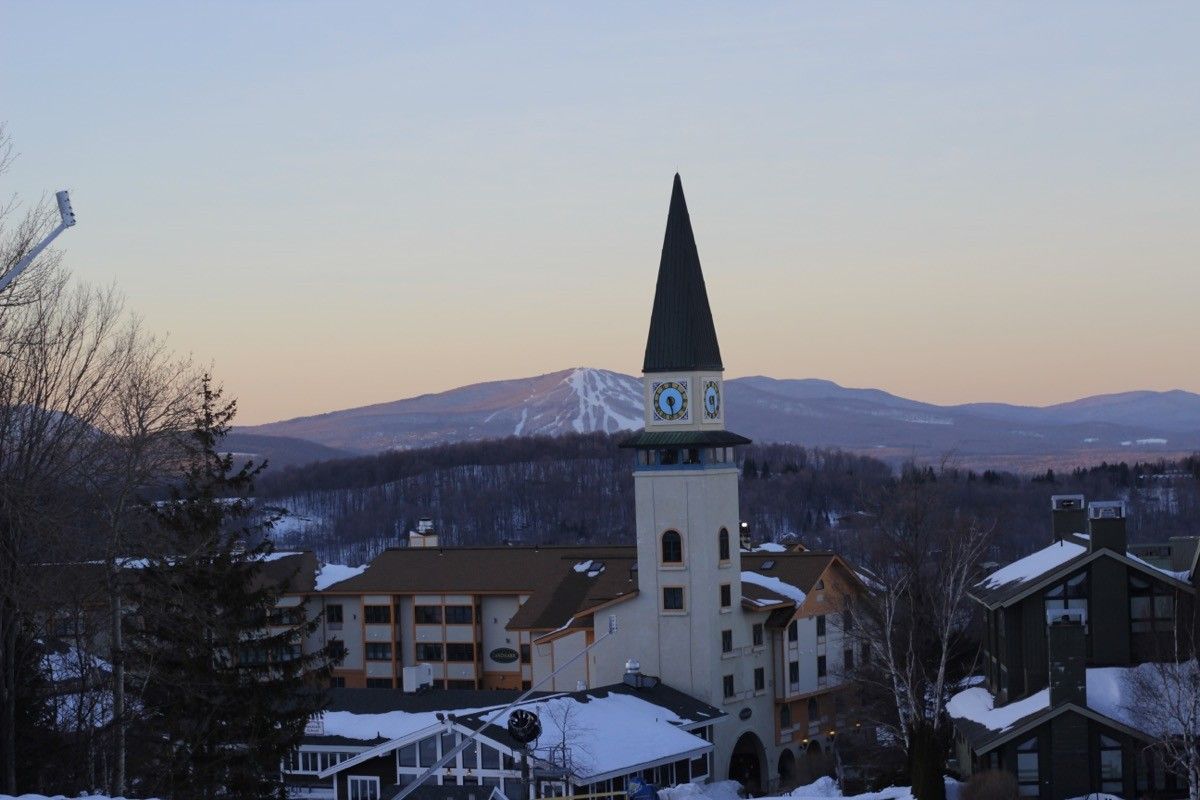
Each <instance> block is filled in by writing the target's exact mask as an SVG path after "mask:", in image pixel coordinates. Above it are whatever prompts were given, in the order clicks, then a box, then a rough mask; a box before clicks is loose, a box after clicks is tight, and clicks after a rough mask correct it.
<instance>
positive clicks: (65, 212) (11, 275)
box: [0, 189, 75, 292]
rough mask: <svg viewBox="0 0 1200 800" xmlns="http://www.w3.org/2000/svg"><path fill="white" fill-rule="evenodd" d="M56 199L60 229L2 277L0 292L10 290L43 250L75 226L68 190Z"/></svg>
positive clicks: (43, 240) (57, 194)
mask: <svg viewBox="0 0 1200 800" xmlns="http://www.w3.org/2000/svg"><path fill="white" fill-rule="evenodd" d="M54 197H55V199H56V200H58V216H59V223H58V227H56V228H55V229H54V230H52V231H50V233H49V234H48V235H47V236H46V238H45V239H42V241H40V242H38V243H37V245H36V246H35V247H34V248H33V249H32V250H30V251H29V252H28V253H26V254H25V257H24V258H22V259H21V260H20V261H18V262H17V263H16V265H15V266H13V268H12V269H10V270H9V271H8V274H6V275H4V276H3V277H0V292H3V291H4V290H5V289H7V288H8V286H9V284H11V283H12V282H13V281H15V280H16V279H17V278H18V277H20V275H21V273H22V272H24V271H25V269H26V268H27V267H28V266H29V265H30V264H32V263H33V260H34V259H35V258H37V257H38V256H39V255H41V253H42V251H43V250H45V249H46V248H47V247H49V246H50V243H51V242H53V241H54V240H55V239H57V238H58V235H59V234H60V233H62V232H63V231H65V230H66V229H67V228H69V227H71V226H72V225H74V224H75V212H74V211H72V210H71V198H70V196H69V195H68V194H67V190H66V189H63V190H62V191H61V192H58V193H56V194H55V195H54Z"/></svg>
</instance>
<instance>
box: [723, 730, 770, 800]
mask: <svg viewBox="0 0 1200 800" xmlns="http://www.w3.org/2000/svg"><path fill="white" fill-rule="evenodd" d="M766 764H767V751H766V750H765V749H764V748H763V745H762V742H761V741H760V740H759V738H758V737H757V736H755V735H754V734H753V733H751V732H750V731H746V732H745V733H743V734H742V735H741V736H740V737H738V740H737V744H735V745H734V746H733V755H731V756H730V757H729V780H731V781H737V782H738V783H740V784H741V785H742V786H743V787H744V788H745V790H746V795H747V796H753V795H757V794H762V792H763V791H764V790H765V789H766V788H767V785H766V784H767V781H766V780H765V778H766V776H767V769H766Z"/></svg>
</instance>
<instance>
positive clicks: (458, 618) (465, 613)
mask: <svg viewBox="0 0 1200 800" xmlns="http://www.w3.org/2000/svg"><path fill="white" fill-rule="evenodd" d="M473 621H474V620H473V619H472V618H471V607H470V606H446V624H447V625H470V624H471V623H472V622H473Z"/></svg>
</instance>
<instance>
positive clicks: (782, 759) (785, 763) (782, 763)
mask: <svg viewBox="0 0 1200 800" xmlns="http://www.w3.org/2000/svg"><path fill="white" fill-rule="evenodd" d="M795 782H796V754H795V753H793V752H792V751H791V750H787V749H784V751H783V752H782V753H780V754H779V786H780V788H782V789H790V788H792V784H794V783H795Z"/></svg>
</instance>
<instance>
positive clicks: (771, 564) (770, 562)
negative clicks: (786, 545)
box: [758, 558, 775, 569]
mask: <svg viewBox="0 0 1200 800" xmlns="http://www.w3.org/2000/svg"><path fill="white" fill-rule="evenodd" d="M758 568H759V569H775V559H773V558H768V559H767V560H766V561H764V562H762V564H760V565H759V566H758Z"/></svg>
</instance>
